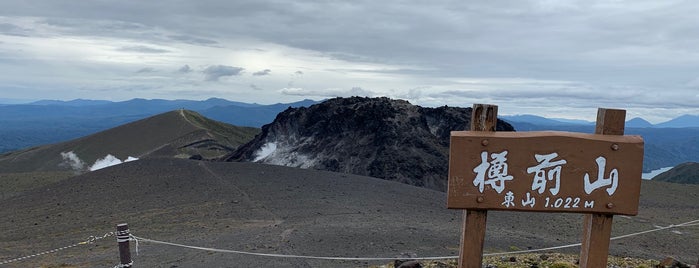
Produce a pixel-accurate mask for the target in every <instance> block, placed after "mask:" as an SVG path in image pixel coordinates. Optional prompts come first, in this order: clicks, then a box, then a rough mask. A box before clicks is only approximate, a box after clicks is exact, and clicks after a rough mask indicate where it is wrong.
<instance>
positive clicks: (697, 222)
mask: <svg viewBox="0 0 699 268" xmlns="http://www.w3.org/2000/svg"><path fill="white" fill-rule="evenodd" d="M690 226H699V219H697V220H693V221H688V222H684V223H680V224H673V225H668V226H665V227H662V226H656V228H655V229H650V230H646V231H641V232H636V233H631V234H625V235H620V236H615V237H612V238H611V239H610V240H617V239H622V238H627V237H632V236H637V235H642V234H646V233H651V232H657V231H661V230H666V229H672V228H678V227H690ZM134 237H135V238H138V239H140V240H141V241H143V242H150V243H155V244H162V245H169V246H176V247H183V248H190V249H197V250H204V251H211V252H221V253H234V254H243V255H253V256H262V257H276V258H296V259H316V260H335V261H390V260H396V259H402V257H323V256H307V255H284V254H273V253H259V252H247V251H238V250H228V249H217V248H208V247H198V246H190V245H184V244H177V243H172V242H165V241H159V240H154V239H148V238H143V237H136V236H134ZM580 245H581V243H576V244H569V245H563V246H556V247H548V248H539V249H530V250H519V251H509V252H497V253H485V254H483V256H498V255H508V254H522V253H531V252H541V251H548V250H555V249H563V248H571V247H577V246H580ZM458 258H459V256H438V257H419V258H418V257H416V258H409V259H411V260H445V259H458Z"/></svg>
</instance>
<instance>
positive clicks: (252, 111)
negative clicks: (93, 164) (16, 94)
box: [0, 98, 316, 153]
mask: <svg viewBox="0 0 699 268" xmlns="http://www.w3.org/2000/svg"><path fill="white" fill-rule="evenodd" d="M314 103H316V102H315V101H312V100H304V101H300V102H295V103H286V104H273V105H260V104H250V103H242V102H234V101H228V100H224V99H217V98H211V99H207V100H203V101H192V100H158V99H154V100H145V99H132V100H129V101H122V102H110V101H100V100H73V101H50V100H46V101H38V102H34V103H29V104H15V105H0V125H2V128H0V141H2V142H0V153H2V152H7V151H12V150H19V149H23V148H27V147H31V146H37V145H42V144H50V143H56V142H62V141H67V140H70V139H75V138H79V137H82V136H85V135H89V134H93V133H95V132H98V131H102V130H106V129H109V128H112V127H116V126H119V125H122V124H125V123H128V122H133V121H135V120H139V119H143V118H146V117H149V116H152V115H155V114H159V113H164V112H167V111H172V110H176V109H188V110H193V111H197V112H199V113H201V114H202V115H204V116H206V117H209V118H211V119H214V120H218V121H221V122H225V123H229V124H233V125H237V126H250V127H260V126H262V125H264V124H267V123H270V122H272V120H274V117H275V116H276V115H277V114H278V113H279V112H281V111H283V110H284V109H286V108H288V107H299V106H308V105H311V104H314Z"/></svg>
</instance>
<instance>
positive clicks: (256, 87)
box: [250, 84, 264, 90]
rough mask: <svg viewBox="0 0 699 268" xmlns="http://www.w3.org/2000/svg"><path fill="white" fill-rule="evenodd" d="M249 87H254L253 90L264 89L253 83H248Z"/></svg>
mask: <svg viewBox="0 0 699 268" xmlns="http://www.w3.org/2000/svg"><path fill="white" fill-rule="evenodd" d="M250 88H252V89H254V90H264V89H263V88H261V87H258V86H257V85H255V84H250Z"/></svg>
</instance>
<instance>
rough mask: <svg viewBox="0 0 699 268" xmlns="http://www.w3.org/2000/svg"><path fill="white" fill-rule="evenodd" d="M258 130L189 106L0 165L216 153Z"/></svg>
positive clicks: (13, 155)
mask: <svg viewBox="0 0 699 268" xmlns="http://www.w3.org/2000/svg"><path fill="white" fill-rule="evenodd" d="M258 131H259V130H258V129H256V128H250V127H237V126H232V125H228V124H225V123H222V122H218V121H214V120H211V119H208V118H205V117H203V116H202V115H200V114H198V113H196V112H193V111H188V110H175V111H171V112H167V113H163V114H159V115H156V116H152V117H149V118H146V119H142V120H138V121H135V122H131V123H128V124H125V125H121V126H119V127H115V128H111V129H109V130H105V131H102V132H98V133H95V134H92V135H89V136H85V137H82V138H78V139H74V140H70V141H66V142H62V143H57V144H50V145H43V146H39V147H34V148H29V149H25V150H20V151H13V152H9V153H4V154H1V155H0V171H3V172H33V171H60V170H71V169H74V168H76V167H79V166H83V167H82V168H78V169H83V168H87V167H89V165H91V163H94V162H96V161H97V160H98V159H100V158H103V157H105V156H107V155H112V156H114V157H116V158H118V159H120V160H123V159H127V158H128V157H130V156H131V157H137V158H144V157H179V158H189V157H193V156H196V157H197V158H201V159H206V158H218V157H221V156H223V155H225V154H227V153H230V152H232V151H233V150H234V149H235V148H236V147H237V146H238V145H240V144H242V143H244V142H247V141H248V140H250V139H251V138H252V137H253V136H254V135H255V134H256V133H257V132H258ZM69 152H72V153H73V154H74V156H75V157H77V158H79V159H80V161H81V162H83V163H82V164H80V161H77V162H75V163H72V162H71V161H67V159H66V158H67V156H65V155H63V156H62V153H64V154H65V153H69ZM68 160H69V159H68ZM71 164H73V165H72V166H71ZM79 171H81V170H79Z"/></svg>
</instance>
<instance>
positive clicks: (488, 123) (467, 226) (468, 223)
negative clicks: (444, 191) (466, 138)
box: [459, 104, 498, 268]
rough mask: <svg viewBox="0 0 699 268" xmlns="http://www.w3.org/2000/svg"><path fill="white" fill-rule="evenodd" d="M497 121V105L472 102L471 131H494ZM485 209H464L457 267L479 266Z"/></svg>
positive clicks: (477, 267)
mask: <svg viewBox="0 0 699 268" xmlns="http://www.w3.org/2000/svg"><path fill="white" fill-rule="evenodd" d="M497 122H498V106H497V105H489V104H474V105H473V110H472V111H471V131H495V128H496V126H497ZM487 219H488V211H487V210H477V209H470V210H466V211H464V226H463V230H462V233H461V250H460V252H459V268H481V265H482V263H483V242H484V241H485V225H486V221H487Z"/></svg>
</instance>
